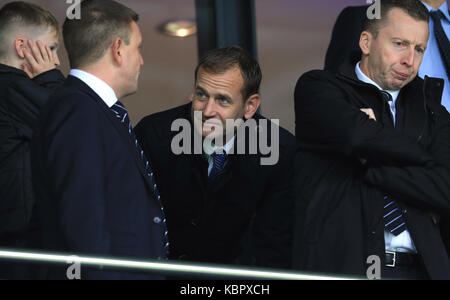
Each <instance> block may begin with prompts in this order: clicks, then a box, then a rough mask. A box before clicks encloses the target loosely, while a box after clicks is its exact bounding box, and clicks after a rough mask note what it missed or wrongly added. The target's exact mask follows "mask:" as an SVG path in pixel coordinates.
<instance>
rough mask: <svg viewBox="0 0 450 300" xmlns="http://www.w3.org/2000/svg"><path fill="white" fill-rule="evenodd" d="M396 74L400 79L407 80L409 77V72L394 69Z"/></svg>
mask: <svg viewBox="0 0 450 300" xmlns="http://www.w3.org/2000/svg"><path fill="white" fill-rule="evenodd" d="M394 75H395V77H396V78H397V79H399V80H406V79H408V78H409V74H408V73H402V72H397V71H394Z"/></svg>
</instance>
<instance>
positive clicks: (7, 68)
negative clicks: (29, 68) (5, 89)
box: [0, 64, 30, 78]
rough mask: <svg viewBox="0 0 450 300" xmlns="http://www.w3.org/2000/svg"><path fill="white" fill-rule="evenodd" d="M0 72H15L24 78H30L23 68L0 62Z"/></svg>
mask: <svg viewBox="0 0 450 300" xmlns="http://www.w3.org/2000/svg"><path fill="white" fill-rule="evenodd" d="M0 73H12V74H16V75H19V76H22V77H25V78H30V77H29V76H28V74H27V73H25V72H24V71H23V70H20V69H17V68H14V67H11V66H8V65H4V64H0Z"/></svg>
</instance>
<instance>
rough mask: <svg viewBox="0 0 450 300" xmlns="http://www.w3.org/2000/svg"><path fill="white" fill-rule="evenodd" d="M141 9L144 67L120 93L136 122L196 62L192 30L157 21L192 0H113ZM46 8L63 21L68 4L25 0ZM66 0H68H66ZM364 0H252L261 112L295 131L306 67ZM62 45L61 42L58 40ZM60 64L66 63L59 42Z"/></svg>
mask: <svg viewBox="0 0 450 300" xmlns="http://www.w3.org/2000/svg"><path fill="white" fill-rule="evenodd" d="M118 1H119V2H121V3H123V4H125V5H127V6H129V7H130V8H132V9H133V10H135V11H136V12H137V13H139V15H140V21H139V25H140V28H141V31H142V34H143V39H144V43H143V53H142V54H143V58H144V62H145V64H144V67H143V69H142V73H141V77H140V85H139V91H138V92H137V94H135V95H132V96H130V97H128V98H126V99H123V102H124V104H125V105H126V106H127V109H128V111H129V113H130V116H131V120H132V122H133V123H134V124H136V123H137V122H138V121H139V120H140V119H142V118H143V117H144V116H146V115H149V114H152V113H155V112H159V111H162V110H165V109H168V108H171V107H175V106H178V105H181V104H184V103H186V102H187V101H188V97H189V95H190V93H191V91H192V87H193V84H194V68H195V66H196V65H197V62H198V43H197V35H193V36H190V37H185V38H180V37H172V36H167V35H164V34H162V33H161V32H160V31H159V30H158V27H159V26H160V25H161V24H162V23H164V22H166V21H168V20H173V19H192V20H195V19H196V5H195V4H196V3H195V0H126V1H124V0H118ZM8 2H10V1H5V0H0V5H1V6H3V5H4V4H6V3H8ZM28 2H32V3H36V4H38V5H41V6H43V7H45V8H47V9H48V10H50V11H51V12H52V13H53V14H54V15H55V16H56V17H57V19H58V21H60V22H61V25H62V23H63V22H64V19H65V17H66V11H67V9H68V8H69V7H70V5H71V4H69V3H67V2H66V0H28ZM68 2H71V1H68ZM365 4H366V0H345V1H337V0H317V1H311V0H254V18H255V25H256V26H255V35H256V42H255V43H256V47H257V57H258V60H259V62H260V65H261V68H262V72H263V81H262V86H261V95H262V114H263V115H264V116H266V117H267V118H271V119H279V120H280V125H281V126H282V127H284V128H286V129H287V130H289V131H291V132H292V133H293V132H294V103H293V93H294V88H295V84H296V82H297V79H298V78H299V77H300V75H302V74H303V73H305V72H306V71H309V70H312V69H321V68H322V67H323V64H324V59H325V53H326V50H327V47H328V43H329V41H330V38H331V30H332V28H333V25H334V22H335V21H336V18H337V16H338V14H339V12H340V11H341V10H342V9H343V8H344V7H346V6H350V5H365ZM61 45H62V42H61ZM59 56H60V60H61V64H62V65H61V69H62V71H63V73H64V74H66V75H67V74H68V72H69V65H68V61H67V55H66V53H65V50H64V47H63V45H62V46H61V48H60V50H59Z"/></svg>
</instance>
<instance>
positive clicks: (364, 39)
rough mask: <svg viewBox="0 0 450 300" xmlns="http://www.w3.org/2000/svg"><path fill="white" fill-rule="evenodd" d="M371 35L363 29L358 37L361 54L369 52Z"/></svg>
mask: <svg viewBox="0 0 450 300" xmlns="http://www.w3.org/2000/svg"><path fill="white" fill-rule="evenodd" d="M372 39H373V35H372V34H371V33H370V32H368V31H363V32H362V33H361V36H360V38H359V47H361V51H362V53H363V55H368V54H369V53H370V46H371V43H372Z"/></svg>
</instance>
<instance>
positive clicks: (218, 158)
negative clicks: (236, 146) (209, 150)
mask: <svg viewBox="0 0 450 300" xmlns="http://www.w3.org/2000/svg"><path fill="white" fill-rule="evenodd" d="M211 156H212V158H213V167H212V169H211V172H210V173H209V177H208V179H209V183H212V182H213V181H214V180H215V179H216V178H217V176H218V175H219V174H220V172H222V170H223V167H224V166H225V162H226V161H227V154H218V153H213V154H211Z"/></svg>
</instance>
